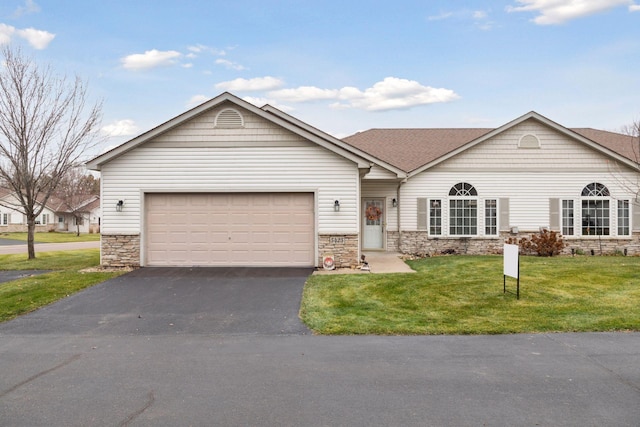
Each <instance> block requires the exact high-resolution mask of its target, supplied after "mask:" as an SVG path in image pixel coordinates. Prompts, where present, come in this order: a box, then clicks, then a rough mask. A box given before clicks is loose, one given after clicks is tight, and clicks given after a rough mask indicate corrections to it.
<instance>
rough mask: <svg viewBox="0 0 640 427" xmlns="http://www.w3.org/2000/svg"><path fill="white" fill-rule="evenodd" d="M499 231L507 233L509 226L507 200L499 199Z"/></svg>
mask: <svg viewBox="0 0 640 427" xmlns="http://www.w3.org/2000/svg"><path fill="white" fill-rule="evenodd" d="M499 204H500V206H499V209H500V218H499V221H500V223H499V224H500V231H509V230H510V229H511V226H510V225H509V199H507V198H503V199H500V202H499Z"/></svg>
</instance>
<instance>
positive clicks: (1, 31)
mask: <svg viewBox="0 0 640 427" xmlns="http://www.w3.org/2000/svg"><path fill="white" fill-rule="evenodd" d="M15 31H16V29H15V28H14V27H12V26H11V25H6V24H0V45H3V44H9V43H11V36H12V35H13V33H15Z"/></svg>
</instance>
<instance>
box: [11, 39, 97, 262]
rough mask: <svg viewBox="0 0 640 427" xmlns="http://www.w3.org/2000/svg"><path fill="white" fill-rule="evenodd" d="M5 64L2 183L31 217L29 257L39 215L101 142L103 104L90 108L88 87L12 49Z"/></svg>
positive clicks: (28, 216) (31, 255)
mask: <svg viewBox="0 0 640 427" xmlns="http://www.w3.org/2000/svg"><path fill="white" fill-rule="evenodd" d="M0 59H1V60H2V61H3V62H4V63H3V64H2V65H0V67H1V68H0V179H3V180H4V181H5V182H6V184H7V185H8V187H9V190H11V191H13V193H14V194H15V196H16V198H17V200H18V202H17V206H9V207H12V208H16V207H17V208H19V209H20V210H22V211H23V213H24V214H25V216H26V218H27V227H28V228H27V230H28V238H27V248H28V255H29V259H33V258H35V250H34V244H33V243H34V233H35V224H36V217H38V215H40V213H41V212H42V210H43V209H44V206H45V204H46V203H47V202H48V200H49V198H50V197H51V195H52V194H53V192H54V191H55V189H56V187H57V185H58V183H59V182H60V180H61V179H62V177H63V176H64V175H65V173H67V171H68V170H69V169H71V168H73V167H75V166H76V165H78V164H80V163H81V160H82V156H83V155H84V153H85V152H86V151H87V150H89V149H90V148H91V147H92V146H94V145H95V144H96V143H97V142H98V139H97V136H98V130H99V125H100V120H101V117H102V104H101V103H96V104H95V105H92V106H87V92H86V85H85V83H84V82H83V81H82V80H81V79H80V78H78V77H76V78H75V79H73V80H72V81H70V80H67V78H66V77H58V76H56V75H54V74H53V72H52V70H51V68H50V67H41V66H39V65H38V64H36V63H35V62H34V61H33V60H32V59H30V58H27V57H25V56H23V54H22V52H21V51H20V50H19V49H16V50H14V49H11V48H10V47H9V46H6V47H5V48H3V50H2V58H0Z"/></svg>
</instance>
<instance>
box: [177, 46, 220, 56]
mask: <svg viewBox="0 0 640 427" xmlns="http://www.w3.org/2000/svg"><path fill="white" fill-rule="evenodd" d="M187 50H188V51H189V52H191V55H196V54H198V53H210V54H212V55H216V56H225V55H226V54H227V53H226V52H225V51H224V50H221V49H217V48H215V47H210V46H205V45H203V44H195V45H191V46H187Z"/></svg>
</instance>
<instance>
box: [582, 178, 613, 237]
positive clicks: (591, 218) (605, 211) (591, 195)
mask: <svg viewBox="0 0 640 427" xmlns="http://www.w3.org/2000/svg"><path fill="white" fill-rule="evenodd" d="M609 195H610V193H609V189H608V188H607V187H606V186H605V185H602V184H600V183H598V182H592V183H591V184H589V185H587V186H586V187H584V188H583V189H582V194H581V196H582V235H583V236H608V235H609V230H610V224H609V222H610V221H609V204H610V201H609V199H608V197H609Z"/></svg>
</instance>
